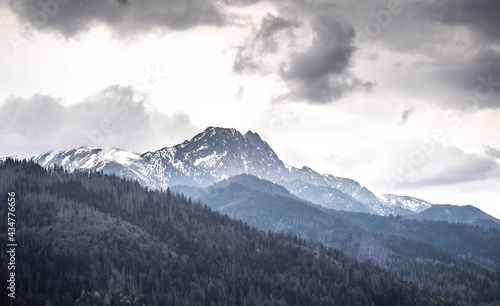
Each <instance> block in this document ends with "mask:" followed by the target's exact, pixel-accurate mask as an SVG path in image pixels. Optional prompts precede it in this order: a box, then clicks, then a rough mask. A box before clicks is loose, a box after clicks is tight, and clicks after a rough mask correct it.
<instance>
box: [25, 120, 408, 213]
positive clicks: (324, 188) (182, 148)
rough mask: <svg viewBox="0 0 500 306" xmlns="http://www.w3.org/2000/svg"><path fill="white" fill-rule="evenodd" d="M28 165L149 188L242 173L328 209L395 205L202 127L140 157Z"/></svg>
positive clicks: (82, 153) (119, 154)
mask: <svg viewBox="0 0 500 306" xmlns="http://www.w3.org/2000/svg"><path fill="white" fill-rule="evenodd" d="M34 160H35V161H36V162H38V163H40V164H42V165H43V166H51V165H54V164H59V165H62V166H63V167H65V168H67V169H68V170H70V171H73V170H77V169H78V170H94V171H95V170H97V171H104V172H106V173H115V174H117V175H119V176H124V177H126V178H129V179H132V180H139V182H141V183H142V184H144V185H147V186H148V187H150V188H155V189H159V188H166V187H168V186H173V185H187V186H208V185H210V184H213V183H216V182H218V181H220V180H223V179H226V178H229V177H232V176H235V175H239V174H244V173H245V174H251V175H254V176H257V177H259V178H262V179H265V180H268V181H271V182H274V183H279V184H282V185H284V186H287V187H288V188H290V191H291V192H292V193H294V194H295V195H297V196H299V195H302V196H304V197H307V198H306V200H309V201H311V202H316V203H317V204H320V205H325V206H326V207H330V208H336V209H345V208H347V209H350V208H352V209H356V211H366V212H376V213H378V214H381V215H385V214H390V213H393V211H394V208H395V207H396V206H397V205H393V204H392V202H391V201H390V200H384V199H385V198H377V197H376V196H375V195H374V194H373V193H372V192H371V191H370V190H368V189H367V188H365V187H363V186H361V185H360V184H359V183H358V182H356V181H355V180H352V179H348V178H342V177H336V176H333V175H330V174H327V175H322V174H319V173H318V172H316V171H314V170H313V169H311V168H308V167H305V166H304V167H302V168H295V167H293V166H288V165H285V164H284V163H283V161H281V159H279V157H278V156H277V154H276V153H275V152H274V150H273V149H272V148H271V146H270V145H269V144H268V143H267V142H265V141H264V140H262V138H261V137H260V136H259V134H257V133H255V132H252V131H248V132H246V133H245V134H244V135H243V134H241V133H240V132H239V131H237V130H236V129H232V128H222V127H208V128H206V129H205V130H204V131H202V132H201V133H198V134H197V135H195V136H194V137H193V138H191V139H190V140H185V141H184V142H182V143H180V144H177V145H174V146H171V147H164V148H162V149H159V150H156V151H151V152H146V153H144V154H142V155H139V154H136V153H131V152H127V151H124V150H120V149H116V148H79V149H72V150H66V151H58V152H52V153H47V154H43V155H40V156H37V157H35V158H34ZM316 187H317V188H316ZM307 190H309V191H308V192H306V191H307ZM310 190H316V191H315V192H319V193H321V196H318V195H317V194H316V195H313V193H311V192H310ZM318 201H319V203H318ZM337 202H339V203H340V202H341V204H342V205H340V206H339V205H337V204H336V203H337ZM365 206H366V208H363V207H365ZM400 206H401V205H400ZM402 206H404V205H402Z"/></svg>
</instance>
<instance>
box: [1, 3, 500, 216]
mask: <svg viewBox="0 0 500 306" xmlns="http://www.w3.org/2000/svg"><path fill="white" fill-rule="evenodd" d="M0 20H1V22H0V44H1V48H0V84H1V86H0V156H24V157H29V156H34V155H38V154H41V153H45V152H48V151H52V150H59V149H69V148H74V147H80V146H84V145H85V146H86V145H90V146H99V147H117V148H122V149H125V150H129V151H133V152H137V153H143V152H146V151H152V150H156V149H159V148H162V147H166V146H172V145H175V144H178V143H180V142H182V141H184V140H186V139H190V138H191V137H192V136H194V135H195V134H196V133H198V132H200V131H202V130H204V129H205V128H206V127H208V126H222V127H231V128H236V129H238V130H239V131H241V132H242V133H245V132H246V131H247V130H251V131H254V132H257V133H259V134H260V135H261V137H262V138H263V139H264V140H266V141H267V142H268V143H269V144H270V145H271V147H272V148H273V149H274V150H275V152H276V153H277V154H278V156H279V157H280V158H281V159H282V160H283V161H284V162H285V163H287V164H290V165H292V166H296V167H302V166H304V165H306V166H308V167H311V168H312V169H314V170H316V171H318V172H320V173H324V174H326V173H329V174H333V175H336V176H342V177H348V178H352V179H355V180H357V181H359V182H360V183H361V184H362V185H364V186H366V187H367V188H369V189H370V190H372V191H373V192H374V193H376V194H385V193H393V194H402V195H409V196H414V197H418V198H422V199H425V200H427V201H430V202H431V203H435V204H456V205H466V204H471V205H474V206H476V207H479V208H480V209H482V210H483V211H485V212H487V213H489V214H491V215H493V216H495V217H497V218H500V137H499V136H500V133H499V132H500V31H498V29H499V28H500V2H499V1H494V0H441V1H433V0H357V1H348V0H339V1H330V0H307V1H306V0H288V1H283V0H268V1H259V0H218V1H215V0H190V1H181V0H175V1H174V0H85V1H83V0H41V1H28V0H10V1H2V2H1V3H0Z"/></svg>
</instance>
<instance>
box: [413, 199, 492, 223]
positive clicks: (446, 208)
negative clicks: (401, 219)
mask: <svg viewBox="0 0 500 306" xmlns="http://www.w3.org/2000/svg"><path fill="white" fill-rule="evenodd" d="M409 218H413V219H425V220H434V221H447V222H454V223H466V224H472V225H479V226H483V227H487V228H490V227H491V228H497V229H500V220H498V219H496V218H494V217H492V216H490V215H488V214H486V213H485V212H483V211H482V210H480V209H479V208H477V207H474V206H471V205H465V206H456V205H449V204H445V205H432V206H431V207H430V208H428V209H426V210H424V211H422V212H420V213H418V214H416V215H412V216H409Z"/></svg>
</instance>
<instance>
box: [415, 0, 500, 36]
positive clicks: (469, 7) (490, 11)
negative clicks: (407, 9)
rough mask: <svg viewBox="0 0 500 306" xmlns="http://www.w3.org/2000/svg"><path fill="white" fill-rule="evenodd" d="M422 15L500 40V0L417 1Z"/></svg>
mask: <svg viewBox="0 0 500 306" xmlns="http://www.w3.org/2000/svg"><path fill="white" fill-rule="evenodd" d="M417 7H419V8H420V12H421V13H422V15H423V16H425V17H427V18H429V19H430V20H432V21H434V22H439V23H442V24H446V25H465V26H471V27H473V28H475V29H476V30H477V31H478V32H480V33H482V34H484V35H486V36H488V37H489V38H493V39H495V40H500V31H498V29H499V28H500V1H495V0H440V1H432V2H429V1H425V2H420V3H418V2H417Z"/></svg>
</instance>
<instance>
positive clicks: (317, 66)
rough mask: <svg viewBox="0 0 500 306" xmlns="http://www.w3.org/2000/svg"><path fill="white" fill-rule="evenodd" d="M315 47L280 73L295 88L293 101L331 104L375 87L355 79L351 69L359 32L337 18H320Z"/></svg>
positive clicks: (292, 92) (294, 59)
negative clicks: (355, 42) (356, 37)
mask: <svg viewBox="0 0 500 306" xmlns="http://www.w3.org/2000/svg"><path fill="white" fill-rule="evenodd" d="M313 30H314V33H315V37H314V39H313V42H312V45H311V46H310V47H309V48H308V49H307V50H306V51H305V52H303V53H301V54H298V55H296V56H294V57H293V58H292V59H291V62H290V67H289V68H288V69H286V70H285V69H282V70H281V76H282V78H283V79H284V80H285V81H287V82H288V83H289V84H290V87H291V88H292V89H291V91H290V95H289V96H290V97H291V98H292V99H294V100H302V101H307V102H311V103H330V102H332V101H335V100H337V99H339V98H340V97H342V96H344V95H346V94H348V93H351V92H353V91H358V90H370V89H371V88H372V87H373V86H374V83H370V82H363V81H361V80H360V79H358V78H357V77H356V76H354V75H353V74H352V73H351V72H350V71H349V68H350V67H351V66H352V62H353V55H354V52H355V51H356V46H355V45H354V39H355V36H356V32H355V30H354V28H353V26H352V25H350V24H349V23H346V22H342V21H339V20H338V19H337V18H336V17H333V16H329V15H319V16H317V17H316V18H315V20H314V22H313Z"/></svg>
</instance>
